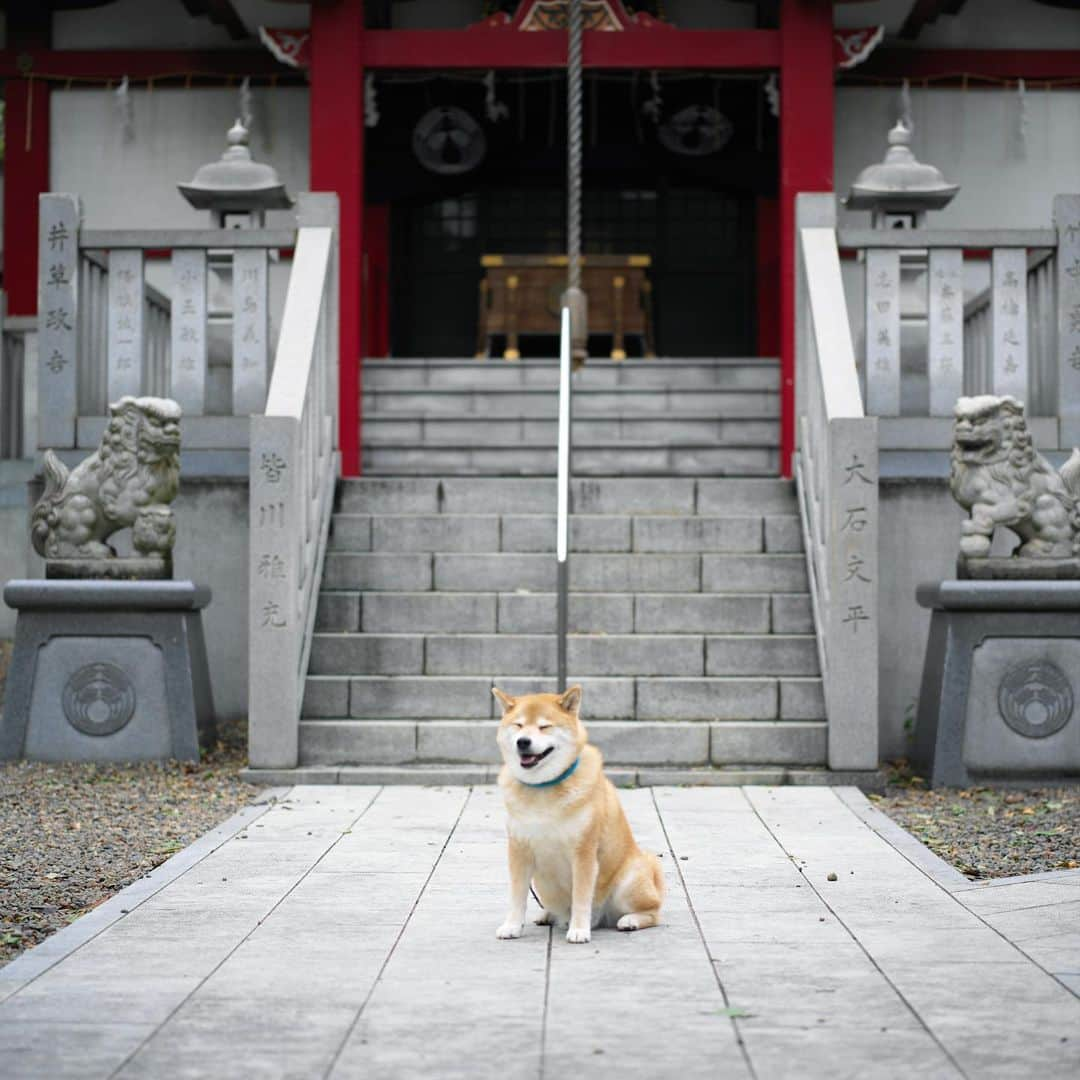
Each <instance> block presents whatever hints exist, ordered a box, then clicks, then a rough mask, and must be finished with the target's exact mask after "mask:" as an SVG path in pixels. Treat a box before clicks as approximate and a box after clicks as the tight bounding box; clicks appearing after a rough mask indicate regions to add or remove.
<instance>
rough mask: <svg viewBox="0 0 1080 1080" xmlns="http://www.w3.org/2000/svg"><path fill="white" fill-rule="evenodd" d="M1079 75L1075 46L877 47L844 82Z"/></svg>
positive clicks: (1052, 77) (845, 74)
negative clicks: (869, 79) (1070, 47)
mask: <svg viewBox="0 0 1080 1080" xmlns="http://www.w3.org/2000/svg"><path fill="white" fill-rule="evenodd" d="M964 75H967V76H968V77H972V78H985V79H1034V80H1038V79H1080V50H1076V49H877V50H876V51H875V52H873V53H872V54H871V55H870V57H869V59H868V60H867V61H866V62H865V63H864V64H861V65H860V66H859V67H857V68H855V69H853V70H852V71H851V72H846V73H842V77H843V79H844V81H845V82H848V81H850V82H858V81H859V80H860V79H861V78H863V77H866V78H871V79H872V78H894V79H950V78H954V79H956V80H958V81H959V80H960V79H961V78H962V77H963V76H964Z"/></svg>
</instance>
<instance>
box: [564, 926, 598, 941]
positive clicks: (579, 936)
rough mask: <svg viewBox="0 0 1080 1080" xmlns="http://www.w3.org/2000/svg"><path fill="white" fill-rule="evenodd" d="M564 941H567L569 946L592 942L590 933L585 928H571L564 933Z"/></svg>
mask: <svg viewBox="0 0 1080 1080" xmlns="http://www.w3.org/2000/svg"><path fill="white" fill-rule="evenodd" d="M566 940H567V941H569V942H570V944H571V945H584V944H585V943H586V942H589V941H591V940H592V931H591V930H590V929H589V928H588V927H587V926H585V927H576V926H571V927H570V929H569V930H567V931H566Z"/></svg>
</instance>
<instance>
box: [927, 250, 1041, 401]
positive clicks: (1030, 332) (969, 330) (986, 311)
mask: <svg viewBox="0 0 1080 1080" xmlns="http://www.w3.org/2000/svg"><path fill="white" fill-rule="evenodd" d="M991 265H992V264H991ZM1025 280H1026V289H1025V290H1024V292H1025V299H1026V304H1027V352H1028V355H1029V356H1030V373H1029V379H1028V395H1027V397H1026V398H1022V399H1021V400H1023V401H1024V402H1025V404H1026V405H1027V407H1028V409H1029V410H1030V412H1031V415H1032V416H1046V415H1049V414H1052V413H1053V412H1054V409H1055V406H1056V400H1055V397H1056V395H1055V390H1056V387H1057V295H1056V294H1057V250H1056V248H1051V249H1046V248H1041V249H1035V250H1032V251H1029V252H1028V256H1027V274H1026V279H1025ZM994 300H995V286H994V285H990V286H989V287H988V288H985V289H983V291H982V292H980V293H978V294H977V295H976V296H973V297H972V298H971V299H970V300H968V301H967V303H965V304H964V352H963V355H964V357H965V363H964V392H965V393H966V394H990V393H993V392H994V341H995V337H994V329H995V327H994ZM997 300H998V303H999V304H1002V303H1005V304H1008V303H1009V301H1007V300H1006V301H1003V300H1002V299H1001V297H1000V295H998V296H997ZM999 314H1000V310H999ZM1000 344H1001V342H1000V341H999V345H1000ZM1007 363H1008V358H1007V357H1006V360H1005V364H1007ZM938 404H939V406H940V407H944V406H945V404H946V403H945V402H939V403H938ZM933 405H934V402H931V406H933ZM951 412H952V409H951V407H949V409H948V412H946V413H945V414H944V415H949V414H950V413H951Z"/></svg>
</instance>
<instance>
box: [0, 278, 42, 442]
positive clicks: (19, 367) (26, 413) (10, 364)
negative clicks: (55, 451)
mask: <svg viewBox="0 0 1080 1080" xmlns="http://www.w3.org/2000/svg"><path fill="white" fill-rule="evenodd" d="M4 299H5V298H4V297H3V294H0V313H2V312H3V311H4V307H3V302H4ZM0 319H2V321H0V461H10V460H19V459H25V458H32V457H33V456H34V448H35V447H36V445H37V438H36V432H37V415H36V412H35V409H36V405H37V393H36V390H35V387H36V384H37V364H36V363H35V360H36V358H37V319H35V318H34V317H33V316H20V315H16V316H6V315H0Z"/></svg>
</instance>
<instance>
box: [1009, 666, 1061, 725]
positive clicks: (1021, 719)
mask: <svg viewBox="0 0 1080 1080" xmlns="http://www.w3.org/2000/svg"><path fill="white" fill-rule="evenodd" d="M998 709H999V710H1000V712H1001V718H1002V719H1003V720H1004V721H1005V723H1006V724H1008V725H1009V727H1010V728H1012V730H1013V731H1015V732H1016V733H1017V734H1018V735H1025V736H1027V738H1029V739H1042V738H1045V737H1046V736H1047V735H1053V734H1054V732H1056V731H1060V730H1061V729H1062V728H1063V727H1064V726H1065V725H1066V724H1067V723H1068V722H1069V719H1070V718H1071V717H1072V711H1073V690H1072V684H1071V683H1070V682H1069V680H1068V679H1067V678H1066V676H1065V673H1064V672H1063V671H1062V670H1061V668H1059V667H1058V666H1057V665H1056V664H1052V663H1051V662H1050V661H1049V660H1028V661H1026V662H1025V663H1023V664H1016V665H1015V666H1014V667H1011V668H1009V670H1008V671H1007V672H1006V673H1005V677H1004V678H1003V679H1002V680H1001V685H1000V686H999V687H998Z"/></svg>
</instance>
